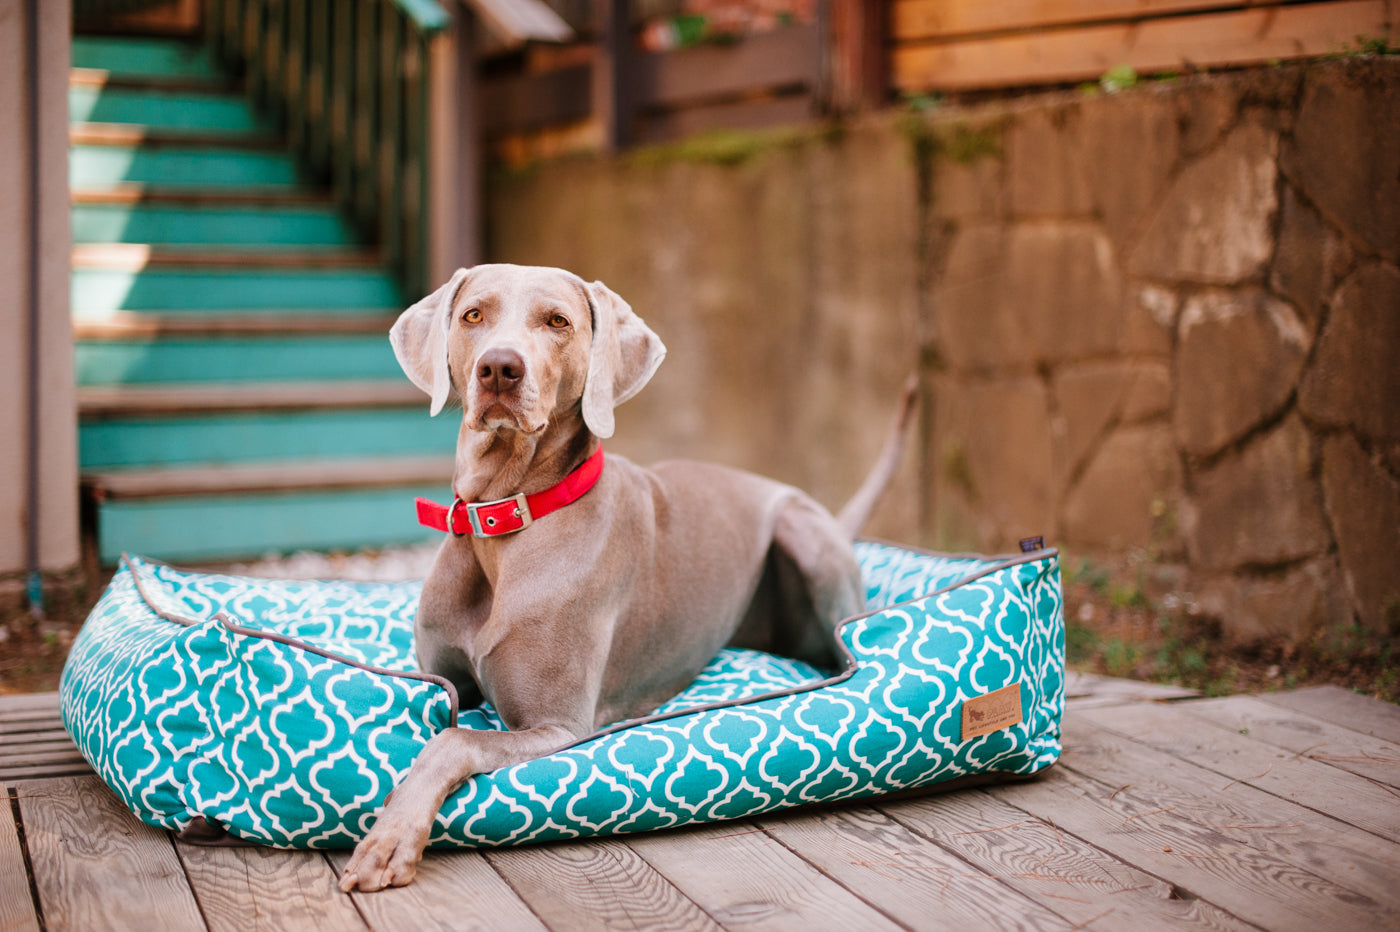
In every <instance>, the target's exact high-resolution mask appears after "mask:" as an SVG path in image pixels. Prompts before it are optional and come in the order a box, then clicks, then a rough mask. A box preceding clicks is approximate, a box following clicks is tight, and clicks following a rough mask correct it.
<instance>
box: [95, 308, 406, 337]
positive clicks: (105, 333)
mask: <svg viewBox="0 0 1400 932" xmlns="http://www.w3.org/2000/svg"><path fill="white" fill-rule="evenodd" d="M397 319H398V312H397V311H393V312H375V311H369V312H366V311H362V310H346V311H329V312H327V311H308V312H307V313H305V314H295V313H292V312H285V311H284V312H277V311H258V312H256V313H244V314H240V313H238V312H236V311H235V312H230V313H227V314H217V315H210V314H180V313H170V314H159V313H157V314H141V313H133V312H131V311H117V312H115V313H113V314H112V315H111V316H110V317H107V318H104V319H102V320H75V321H74V322H73V336H74V338H75V339H77V340H135V341H145V340H149V339H151V338H153V337H161V336H181V337H232V336H303V335H312V336H315V335H327V334H357V333H384V334H387V333H388V332H389V328H390V327H392V326H393V325H394V321H396V320H397Z"/></svg>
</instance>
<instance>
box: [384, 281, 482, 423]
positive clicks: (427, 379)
mask: <svg viewBox="0 0 1400 932" xmlns="http://www.w3.org/2000/svg"><path fill="white" fill-rule="evenodd" d="M466 277H467V270H466V269H458V270H457V271H456V272H453V273H452V277H451V278H450V279H448V280H447V283H446V284H445V285H443V286H442V287H441V288H439V289H438V290H437V291H434V292H433V293H432V294H430V295H428V296H427V297H426V298H424V299H423V300H422V301H419V302H418V303H417V304H415V305H413V306H412V307H410V308H409V309H408V310H406V311H404V312H403V313H402V314H400V315H399V319H398V320H396V321H395V322H394V326H393V327H392V328H391V329H390V330H389V343H390V344H391V345H392V346H393V347H394V356H395V358H397V359H398V361H399V365H400V366H402V367H403V371H404V373H405V374H406V375H407V376H408V377H409V379H410V381H412V382H413V384H414V385H417V386H418V387H419V388H421V389H423V391H425V392H427V393H428V397H429V398H431V399H432V407H431V409H430V412H431V413H432V414H437V413H438V412H439V411H441V410H442V406H443V405H445V404H446V403H447V396H448V395H449V394H450V393H451V391H452V375H451V373H449V372H448V369H447V332H448V330H449V329H450V328H451V326H452V302H453V301H454V300H455V299H456V297H457V289H458V288H459V287H460V286H461V284H462V280H463V279H465V278H466Z"/></svg>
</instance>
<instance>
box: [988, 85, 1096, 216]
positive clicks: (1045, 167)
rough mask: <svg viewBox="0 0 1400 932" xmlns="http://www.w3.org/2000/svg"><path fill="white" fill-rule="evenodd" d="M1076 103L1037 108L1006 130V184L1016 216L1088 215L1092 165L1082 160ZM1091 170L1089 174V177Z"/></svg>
mask: <svg viewBox="0 0 1400 932" xmlns="http://www.w3.org/2000/svg"><path fill="white" fill-rule="evenodd" d="M1083 144H1084V137H1083V135H1082V132H1081V126H1080V119H1079V105H1078V104H1070V105H1063V106H1059V107H1053V108H1050V107H1037V108H1035V109H1032V110H1026V111H1024V112H1022V113H1019V114H1017V115H1016V117H1015V119H1014V122H1013V123H1012V124H1011V126H1010V128H1009V129H1008V130H1007V132H1006V163H1007V170H1006V185H1007V191H1008V197H1009V200H1010V206H1011V213H1012V215H1013V216H1016V217H1059V218H1064V217H1088V216H1090V215H1091V214H1092V213H1093V210H1094V194H1093V185H1092V184H1091V181H1092V180H1097V171H1096V169H1097V168H1098V163H1097V162H1096V161H1095V160H1092V159H1090V158H1086V153H1085V151H1084V145H1083ZM1091 173H1093V174H1092V175H1091Z"/></svg>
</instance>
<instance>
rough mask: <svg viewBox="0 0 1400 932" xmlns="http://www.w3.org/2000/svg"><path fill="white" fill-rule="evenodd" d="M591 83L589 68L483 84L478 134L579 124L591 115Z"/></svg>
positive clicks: (568, 69) (573, 68)
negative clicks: (562, 124) (577, 121)
mask: <svg viewBox="0 0 1400 932" xmlns="http://www.w3.org/2000/svg"><path fill="white" fill-rule="evenodd" d="M592 82H593V66H592V65H573V66H571V67H567V68H560V69H557V70H555V71H546V72H543V73H541V74H522V75H510V76H508V77H504V78H495V79H492V80H488V81H483V82H482V84H481V95H480V96H481V130H482V132H483V133H484V134H486V135H487V136H488V137H490V136H502V135H505V134H507V133H519V132H525V131H527V130H532V129H538V128H540V127H544V126H553V125H556V124H559V123H572V122H574V121H576V120H582V119H584V118H586V117H587V116H588V115H589V114H590V113H592V111H593V91H592Z"/></svg>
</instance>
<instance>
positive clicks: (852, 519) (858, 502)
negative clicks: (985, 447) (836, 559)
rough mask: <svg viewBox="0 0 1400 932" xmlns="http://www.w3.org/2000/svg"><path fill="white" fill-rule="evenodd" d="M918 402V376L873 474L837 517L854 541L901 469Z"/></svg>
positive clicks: (903, 399) (907, 385) (911, 381)
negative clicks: (897, 470) (900, 461)
mask: <svg viewBox="0 0 1400 932" xmlns="http://www.w3.org/2000/svg"><path fill="white" fill-rule="evenodd" d="M918 400H919V377H918V375H911V376H909V380H908V381H907V382H905V383H904V393H903V395H902V396H901V397H900V399H899V407H898V408H897V409H896V411H895V414H894V423H893V424H891V426H890V433H889V436H888V437H886V438H885V448H884V449H883V450H881V451H880V458H879V459H878V460H876V461H875V467H874V468H873V469H871V470H870V475H868V476H866V477H865V482H863V483H861V487H860V488H859V489H857V490H856V494H855V495H853V496H852V497H851V500H850V501H848V502H847V503H846V505H845V507H844V508H842V509H841V513H840V514H838V515H837V516H836V520H837V521H838V522H839V523H840V524H841V527H842V528H844V529H845V531H846V535H847V536H848V537H850V538H851V539H853V540H854V539H855V537H856V536H857V535H859V534H860V530H861V528H863V527H865V523H866V522H867V521H869V520H870V515H871V514H872V513H873V512H874V511H875V506H876V505H878V504H879V503H880V498H881V496H883V495H884V494H885V490H886V489H887V488H888V487H889V484H890V482H891V480H893V479H894V474H895V470H896V469H898V468H899V460H900V458H901V457H902V456H903V455H904V447H905V445H906V443H907V442H908V440H909V428H910V425H911V424H913V422H914V410H915V409H916V408H917V407H918Z"/></svg>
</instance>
